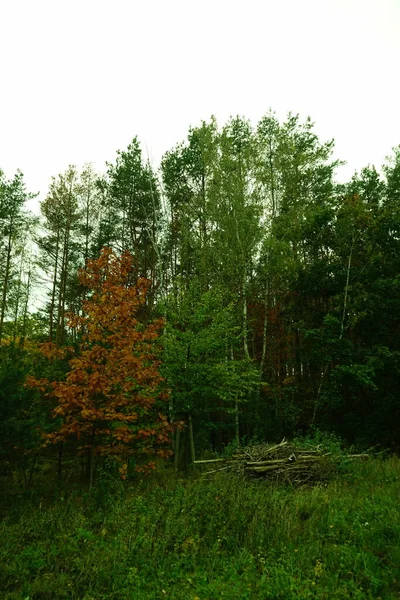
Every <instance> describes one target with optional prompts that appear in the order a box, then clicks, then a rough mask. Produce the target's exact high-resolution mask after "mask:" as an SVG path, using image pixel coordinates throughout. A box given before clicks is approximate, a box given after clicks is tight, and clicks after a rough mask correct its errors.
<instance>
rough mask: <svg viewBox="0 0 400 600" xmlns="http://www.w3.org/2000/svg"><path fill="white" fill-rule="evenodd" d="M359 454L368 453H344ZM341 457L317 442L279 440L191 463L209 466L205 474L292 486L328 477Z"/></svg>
mask: <svg viewBox="0 0 400 600" xmlns="http://www.w3.org/2000/svg"><path fill="white" fill-rule="evenodd" d="M361 456H362V457H367V456H368V455H348V458H356V457H357V458H358V457H361ZM342 458H343V455H339V454H336V453H332V452H329V451H327V450H326V449H324V448H322V447H321V446H320V445H316V446H311V445H309V446H308V447H305V446H304V445H299V444H296V443H293V442H287V441H286V440H282V442H281V443H280V444H274V445H271V444H256V445H253V446H247V447H245V448H241V449H240V450H238V451H237V452H236V453H235V454H233V455H232V456H231V457H229V458H216V459H211V460H197V461H195V463H194V464H195V465H204V466H206V467H211V470H210V469H208V468H207V469H206V470H205V473H204V474H205V475H209V474H211V473H219V472H224V471H225V472H232V473H242V474H243V475H245V476H251V477H265V478H268V479H269V480H274V481H280V482H286V483H291V484H293V485H306V484H308V485H314V484H317V483H321V482H324V481H328V480H329V479H331V478H332V477H333V475H334V474H335V473H336V472H337V467H338V466H339V463H340V462H341V460H342Z"/></svg>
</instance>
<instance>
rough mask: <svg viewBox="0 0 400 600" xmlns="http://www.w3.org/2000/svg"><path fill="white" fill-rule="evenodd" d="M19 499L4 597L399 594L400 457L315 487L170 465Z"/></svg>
mask: <svg viewBox="0 0 400 600" xmlns="http://www.w3.org/2000/svg"><path fill="white" fill-rule="evenodd" d="M36 486H38V484H36ZM11 499H13V501H12V502H11V501H10V497H9V498H8V505H7V510H6V516H5V518H4V519H3V521H2V523H1V526H0V529H1V531H0V598H1V599H2V600H26V599H29V600H47V599H48V600H58V599H62V598H65V599H81V600H102V599H107V600H108V599H110V600H111V599H115V600H117V599H118V600H125V599H126V600H129V599H135V600H136V599H142V598H143V599H153V598H154V599H158V598H176V599H182V600H183V599H184V600H188V599H192V600H194V599H195V598H198V599H200V600H206V599H210V600H211V599H217V598H227V599H229V600H235V599H238V600H239V599H240V600H244V599H253V598H254V599H262V600H266V599H273V600H278V599H282V600H283V599H284V600H291V599H309V598H315V599H327V600H328V599H329V600H334V599H348V598H354V599H359V600H368V599H370V600H378V598H380V599H382V600H389V599H396V598H400V461H399V460H398V459H397V458H390V459H387V460H378V459H374V460H370V461H366V462H365V463H361V464H357V465H354V466H353V467H352V472H350V473H347V474H343V475H342V476H341V478H340V479H339V480H336V481H333V482H332V483H330V484H328V485H327V486H322V487H316V488H313V489H311V488H301V489H295V488H291V487H284V486H280V487H279V486H271V485H268V484H266V483H265V482H262V481H253V482H244V481H243V480H238V479H235V478H224V477H220V478H218V479H213V480H205V479H201V478H199V477H192V478H189V479H186V480H182V479H177V478H176V477H175V476H174V475H173V474H172V473H169V472H168V471H166V472H164V473H161V474H158V475H157V474H155V475H154V476H152V477H151V478H148V479H146V480H143V481H141V482H137V483H131V484H128V485H122V483H119V482H112V481H111V482H109V481H105V482H104V481H101V480H100V481H99V482H98V484H97V486H96V487H95V489H94V490H92V493H91V494H90V495H89V494H87V493H83V492H82V491H79V490H78V489H75V490H74V491H73V492H71V491H70V492H68V495H67V493H66V491H65V490H63V489H62V488H60V487H59V488H58V489H56V488H55V490H54V493H53V494H52V495H49V494H48V493H47V494H44V493H43V494H42V496H41V495H40V493H39V491H38V488H37V489H36V491H35V492H34V493H32V494H31V495H30V497H29V498H26V497H25V498H23V497H22V496H21V497H17V495H16V494H14V495H13V496H12V497H11ZM6 500H7V499H6V498H5V500H4V502H6ZM4 506H5V504H4V503H3V510H4Z"/></svg>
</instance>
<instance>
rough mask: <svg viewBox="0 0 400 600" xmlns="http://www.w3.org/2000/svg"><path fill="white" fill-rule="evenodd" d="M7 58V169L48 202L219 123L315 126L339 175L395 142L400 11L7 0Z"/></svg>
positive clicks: (399, 2)
mask: <svg viewBox="0 0 400 600" xmlns="http://www.w3.org/2000/svg"><path fill="white" fill-rule="evenodd" d="M0 57H1V63H0V64H1V70H0V86H1V87H0V168H2V169H3V170H4V171H5V172H6V174H7V175H8V176H9V177H11V176H12V175H13V173H14V172H15V170H16V169H17V168H20V169H21V170H22V171H23V173H24V174H25V180H26V182H27V185H28V189H29V190H30V191H32V192H34V191H40V193H41V195H40V198H43V197H44V196H45V194H46V191H47V188H48V184H49V182H50V178H51V176H52V175H57V174H58V173H60V172H62V171H64V170H65V169H66V168H67V167H68V165H69V164H70V163H73V164H77V165H78V166H81V165H82V164H83V163H84V162H86V161H90V162H93V163H94V165H95V167H96V168H97V169H98V170H103V169H104V163H105V161H106V160H108V161H113V160H114V158H115V152H116V150H117V149H124V148H125V147H126V146H127V144H128V143H129V142H130V140H131V139H132V137H133V136H135V135H136V134H137V135H138V136H139V138H140V140H141V142H142V144H143V147H145V144H146V146H147V148H148V152H149V155H150V158H151V159H152V161H153V164H155V165H157V164H158V163H159V160H160V158H161V156H162V154H163V153H164V152H165V151H166V150H168V149H169V148H171V147H172V146H174V145H175V143H176V142H178V141H181V140H182V139H184V138H185V137H186V134H187V130H188V127H189V125H197V124H199V122H200V120H201V119H208V118H209V116H210V115H211V114H215V116H216V117H217V119H218V121H219V123H220V124H223V122H224V121H226V120H227V119H228V118H229V116H230V115H236V114H240V115H244V116H246V117H248V118H250V119H251V120H252V121H253V122H254V123H256V122H257V120H258V119H259V118H260V117H261V116H262V115H263V114H264V113H266V112H267V111H268V109H269V107H272V109H273V110H275V111H276V113H277V116H278V117H279V118H284V117H285V116H286V114H287V113H288V112H289V111H290V110H291V111H292V112H294V113H297V112H298V113H300V115H301V116H302V117H306V116H307V115H310V116H311V118H312V119H313V120H314V121H315V122H316V131H317V133H318V134H319V135H320V137H321V139H323V140H326V139H330V138H332V137H334V138H335V140H336V148H337V151H336V154H337V157H339V158H341V159H344V160H347V162H348V166H347V167H344V168H342V174H341V178H343V177H344V178H347V177H350V176H351V174H352V173H353V171H354V170H355V169H360V168H361V167H363V166H365V165H367V164H369V163H370V164H375V165H376V166H377V167H380V166H381V164H382V163H383V162H384V158H385V156H386V155H388V154H390V152H391V148H392V147H393V146H395V145H398V144H400V80H399V67H400V0H245V1H243V0H242V1H237V0H213V1H211V0H201V1H200V0H197V1H196V2H195V1H193V0H140V1H137V0H112V1H111V0H109V1H107V2H105V1H103V0H0Z"/></svg>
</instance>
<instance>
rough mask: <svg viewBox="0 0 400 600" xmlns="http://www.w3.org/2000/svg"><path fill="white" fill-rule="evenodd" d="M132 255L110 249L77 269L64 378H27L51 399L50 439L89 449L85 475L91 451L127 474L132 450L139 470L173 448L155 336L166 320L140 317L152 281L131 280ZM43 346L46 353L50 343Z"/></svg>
mask: <svg viewBox="0 0 400 600" xmlns="http://www.w3.org/2000/svg"><path fill="white" fill-rule="evenodd" d="M132 262H133V259H132V256H131V255H130V254H129V253H127V252H126V253H124V254H122V255H121V256H117V255H115V254H114V253H113V252H112V250H111V249H109V248H104V249H103V250H102V253H101V255H100V258H98V259H97V260H91V261H88V263H87V265H86V268H85V269H82V270H81V271H80V273H79V280H80V283H81V284H82V285H83V286H84V287H86V288H87V289H88V293H87V299H86V300H85V301H84V304H83V315H82V316H79V315H70V316H69V326H70V327H73V328H75V331H77V332H78V339H79V344H78V350H77V352H76V353H75V356H74V357H73V358H72V359H71V360H70V361H69V367H70V369H69V371H68V373H67V375H66V377H65V380H64V381H53V382H50V381H44V380H43V379H41V380H34V379H33V378H31V379H30V381H29V382H28V385H30V386H36V387H39V388H40V389H42V390H46V393H47V394H49V395H50V396H52V397H53V400H55V408H54V409H53V411H52V414H53V416H54V417H56V418H57V422H58V423H59V426H58V428H57V429H56V430H55V431H53V432H52V433H51V434H47V438H48V440H49V441H51V442H54V443H58V442H62V441H66V440H76V443H77V445H78V447H79V449H80V450H81V451H82V450H84V451H86V452H87V456H88V472H89V474H90V480H92V478H93V459H94V456H95V455H102V456H109V457H113V458H115V459H116V460H117V461H119V462H120V472H121V475H122V477H125V476H126V471H127V464H128V459H129V457H132V456H133V457H134V462H135V469H136V470H137V471H142V472H144V471H147V470H149V469H151V468H154V462H153V460H152V458H153V457H155V456H163V457H167V456H169V455H170V454H171V450H170V448H171V438H170V434H171V426H170V424H169V423H168V420H167V418H166V417H165V416H164V414H163V412H164V406H165V402H166V400H167V398H168V394H167V392H166V391H165V388H164V386H163V378H162V377H161V375H160V372H159V364H160V362H159V360H158V348H157V345H156V343H155V342H156V340H157V338H158V336H159V331H160V328H162V326H163V321H162V319H158V320H156V321H153V322H151V323H149V324H146V325H144V324H142V323H140V321H139V318H138V313H140V311H141V310H143V308H144V306H143V305H144V304H145V302H146V294H147V291H148V288H149V282H148V280H146V279H138V280H137V281H135V282H134V284H132V281H131V279H132V276H133V275H132ZM45 349H46V352H47V355H48V354H49V345H48V344H46V348H45ZM54 353H55V354H57V353H59V350H57V349H56V348H55V347H54ZM50 354H51V351H50Z"/></svg>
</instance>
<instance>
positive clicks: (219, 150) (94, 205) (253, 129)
mask: <svg viewBox="0 0 400 600" xmlns="http://www.w3.org/2000/svg"><path fill="white" fill-rule="evenodd" d="M333 149H334V142H333V141H328V142H322V141H321V140H320V139H319V138H318V136H317V134H316V132H315V126H314V124H313V123H312V121H311V120H310V119H309V118H308V119H306V120H305V121H302V120H301V119H300V117H299V116H297V115H292V114H289V116H288V117H287V119H286V120H285V121H284V122H280V121H279V120H278V119H277V118H276V116H275V114H274V113H272V112H271V111H270V112H269V113H268V114H267V115H265V116H264V117H263V118H262V119H261V120H260V122H259V123H258V124H257V125H256V126H253V125H252V124H251V123H250V122H249V121H248V120H246V119H245V118H241V117H235V118H231V119H230V120H229V121H228V122H227V123H226V124H225V125H223V126H222V127H220V126H219V125H218V124H217V122H216V120H215V119H214V118H211V119H210V120H209V121H203V122H202V123H201V124H200V126H198V127H193V128H190V129H189V132H188V136H187V139H186V140H184V141H183V142H181V143H179V144H177V145H176V146H175V147H174V148H172V149H171V150H169V151H168V152H166V153H165V155H164V156H163V158H162V161H161V166H160V168H159V170H158V171H155V170H154V169H153V168H152V166H151V165H150V164H149V163H148V161H146V160H145V159H144V158H143V154H142V151H141V148H140V144H139V141H138V139H137V138H134V139H133V140H132V142H131V143H130V144H129V146H128V147H127V148H126V150H123V151H118V152H117V154H116V157H115V160H114V162H110V163H107V164H106V170H105V172H104V173H102V174H100V173H96V172H95V171H94V169H93V168H92V166H91V165H90V164H89V165H86V166H85V167H84V169H83V170H81V171H79V170H78V169H77V168H76V167H74V166H70V167H69V168H68V169H67V170H66V171H65V172H64V173H62V174H60V175H58V176H57V177H54V178H53V179H52V181H51V183H50V186H49V191H48V194H47V196H46V198H45V199H44V200H43V201H42V202H41V203H40V216H39V217H37V216H34V215H32V214H30V213H29V212H28V211H27V209H26V203H27V201H28V200H29V199H31V198H32V197H33V195H32V194H30V193H28V192H27V191H26V187H25V184H24V180H23V176H22V174H21V173H20V172H18V173H17V174H16V175H15V176H14V177H13V178H12V179H7V177H6V175H5V174H4V173H3V172H1V171H0V303H1V304H0V353H1V357H0V358H1V363H0V413H1V414H0V420H1V424H0V428H1V430H0V440H1V441H0V454H1V455H2V457H3V459H4V461H5V462H6V463H7V464H15V463H18V464H19V463H20V464H22V465H26V464H27V462H29V461H32V456H35V457H37V456H38V455H40V453H42V452H45V453H46V452H48V453H50V454H51V453H54V447H56V445H54V447H53V449H48V450H45V449H43V447H42V446H43V436H44V435H51V434H54V433H55V432H56V431H60V428H61V427H62V426H64V429H65V419H66V413H62V412H60V411H59V412H58V413H57V414H56V416H55V413H54V410H55V408H57V406H58V404H57V403H56V401H55V399H54V396H51V394H49V393H45V392H44V388H43V387H42V388H40V386H36V387H35V386H31V387H29V386H27V385H26V381H27V378H33V379H35V378H36V381H39V380H40V379H43V378H44V379H46V380H47V381H48V382H53V383H54V382H59V383H58V384H59V385H61V383H63V385H65V382H68V381H71V373H72V371H73V368H72V367H71V356H69V354H68V351H67V349H68V348H72V349H74V352H75V353H76V352H78V354H79V352H81V351H82V344H83V338H84V336H85V335H86V334H87V331H86V333H85V331H84V330H83V329H82V328H80V327H79V326H78V325H77V321H76V320H75V321H74V318H71V315H75V318H78V319H83V320H85V319H86V321H85V323H86V325H85V327H88V321H87V318H88V315H90V314H91V313H90V310H92V312H93V310H94V309H93V304H90V303H91V302H93V294H94V293H95V292H94V291H93V288H90V286H87V285H85V283H84V282H85V278H84V277H83V276H82V273H85V272H86V271H85V268H86V265H92V267H91V268H92V269H93V268H94V267H93V265H99V264H100V263H97V262H96V261H99V260H100V261H101V260H102V257H103V260H104V256H105V254H104V252H106V255H107V256H108V257H109V258H110V257H112V258H111V260H114V261H118V260H119V259H118V257H123V256H125V257H130V258H129V260H130V261H131V262H130V270H129V274H128V273H127V274H126V280H124V282H123V283H122V284H121V285H122V288H124V289H127V290H129V289H130V288H132V289H136V290H137V289H138V288H137V286H138V283H137V282H138V281H146V282H147V283H146V295H145V300H144V301H143V302H141V303H140V307H139V306H137V307H135V311H137V312H135V324H134V325H132V327H133V329H135V328H136V329H137V328H138V327H139V329H140V327H141V328H142V329H143V331H147V330H148V328H151V327H152V326H153V325H152V324H154V323H155V322H157V323H162V326H161V325H160V327H159V328H158V329H157V332H158V333H157V335H156V336H154V340H153V344H154V345H156V346H157V347H158V350H157V352H158V354H157V355H158V356H159V362H157V366H153V367H152V368H154V373H153V379H154V378H155V379H157V381H161V380H162V381H163V382H164V383H163V386H164V388H165V393H164V396H165V398H167V399H166V400H165V401H164V405H163V409H162V411H163V414H164V416H165V418H166V419H167V420H168V423H170V424H173V423H179V426H178V427H176V428H175V429H174V430H173V431H172V430H171V431H170V436H171V440H172V442H173V446H174V450H175V460H176V464H177V465H179V464H183V463H184V462H185V461H186V462H188V461H190V460H191V459H193V458H194V456H195V453H196V452H202V451H204V450H206V449H213V450H221V449H222V448H223V447H224V446H226V445H228V444H233V445H237V444H239V443H241V442H243V441H250V440H254V439H267V440H271V441H272V440H278V439H281V438H282V437H283V436H288V437H290V436H293V435H294V434H296V433H299V432H300V433H305V432H308V431H310V430H312V429H317V428H319V429H324V430H329V431H334V432H335V433H337V434H339V435H341V436H342V437H343V438H345V439H346V440H347V441H348V442H349V443H359V444H362V445H365V446H368V445H375V444H378V445H382V446H384V447H387V446H390V447H393V448H396V447H398V445H399V442H400V431H399V423H400V400H399V396H398V392H397V390H398V387H399V385H400V327H399V325H400V323H399V316H400V294H399V291H400V247H399V244H400V235H399V234H400V232H399V228H400V146H399V147H397V148H395V149H394V150H393V152H392V155H391V156H390V157H389V158H388V159H387V162H386V164H385V165H384V166H383V169H382V172H378V171H377V170H376V169H375V168H374V167H371V166H367V167H365V168H364V169H362V170H361V172H360V173H356V174H355V175H354V176H353V177H352V178H351V180H350V181H348V182H347V183H345V184H339V183H338V182H337V181H336V178H335V177H336V169H337V168H338V167H339V166H340V164H341V163H340V162H339V161H337V160H333V158H332V155H333ZM104 249H108V250H106V251H105V250H104ZM107 252H108V254H107ZM101 264H103V263H101ZM103 266H104V265H103ZM107 268H108V267H107ZM82 269H83V271H82ZM107 273H108V271H107V269H106V271H104V273H103V275H102V277H103V281H104V282H106V281H108V279H107V277H108V275H107ZM86 274H87V272H86ZM82 277H83V278H82ZM122 288H121V289H122ZM119 293H122V292H121V290H120V291H119V292H117V291H116V292H115V294H116V297H119V298H120V299H121V302H125V300H124V298H125V297H124V296H118V294H119ZM100 297H101V295H100V296H99V298H100ZM110 302H111V304H110V307H111V306H114V308H115V298H114V300H113V301H111V300H110ZM113 302H114V304H112V303H113ZM39 306H40V308H38V307H39ZM98 309H99V306H98V305H97V308H96V310H98ZM107 310H108V309H106V313H107ZM113 310H114V309H113ZM96 314H97V313H96ZM109 314H110V315H111V314H114V313H113V311H112V310H111V309H110V310H109ZM114 318H115V319H117V316H114ZM129 318H133V316H132V315H131V316H130V317H129ZM128 320H129V319H128ZM110 327H111V329H110V331H112V326H111V324H110ZM106 329H107V328H106ZM139 329H137V330H138V331H139ZM107 331H108V330H107ZM108 334H109V331H108V333H107V335H108ZM127 335H128V334H127ZM107 339H108V338H107ZM113 339H114V338H113ZM85 343H86V344H88V343H89V345H90V344H92V346H93V340H90V339H89V341H88V339H87V338H86V342H85ZM127 343H128V342H127ZM43 344H44V345H46V344H51V348H52V353H53V357H52V360H51V361H50V360H49V356H48V355H47V356H46V355H45V354H46V353H44V354H43V351H42V350H43V347H44V346H43ZM107 344H109V342H107ZM103 346H104V347H105V344H103ZM107 348H108V349H109V345H108V346H107ZM86 349H87V348H86ZM132 352H134V351H133V350H132ZM148 352H150V350H149V351H148ZM152 352H153V349H152V350H151V352H150V354H151V353H152ZM150 354H149V356H150ZM146 356H147V355H146ZM142 358H143V357H142ZM76 360H77V359H76ZM143 360H144V362H146V360H147V359H146V360H145V359H143ZM87 368H88V369H89V371H90V368H89V366H87ZM92 371H93V369H92ZM127 377H128V376H127ZM132 378H133V379H134V378H135V374H134V373H133V375H132ZM82 381H83V380H82ZM121 385H122V384H121ZM147 385H148V384H147ZM144 387H146V386H145V385H144V384H143V385H142V391H141V392H140V393H142V392H143V389H144ZM135 389H136V388H135ZM126 393H130V394H131V395H132V394H133V395H135V394H138V393H139V392H138V391H137V390H136V392H135V391H134V388H132V387H129V386H128V388H127V390H126ZM114 408H115V407H114ZM139 412H140V411H139ZM138 414H139V413H138ZM97 418H98V419H100V417H97ZM109 420H110V419H109ZM111 420H112V419H111ZM162 422H163V423H165V421H162ZM100 429H101V428H100ZM74 435H75V437H76V432H75V433H74V432H73V431H72V430H71V431H69V434H68V435H65V436H64V438H63V444H64V445H61V439H58V442H57V444H58V445H57V448H58V453H57V456H58V461H59V462H60V464H61V461H62V455H63V453H64V452H67V454H68V452H69V453H70V454H74V453H76V452H77V451H78V450H80V451H81V452H83V450H84V452H86V454H87V455H88V456H89V455H90V451H91V450H90V448H91V446H90V442H88V441H87V440H86V441H85V448H84V449H83V450H82V448H83V445H82V442H79V440H77V439H75V438H74ZM128 437H129V436H128ZM145 437H146V436H145ZM150 437H151V436H150ZM165 441H166V438H165V439H163V440H162V443H163V444H164V443H165ZM106 445H107V444H106ZM128 445H129V444H128ZM99 447H101V444H100V446H99ZM147 447H148V448H150V447H152V446H151V444H150V445H148V446H147ZM154 452H155V450H154Z"/></svg>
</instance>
